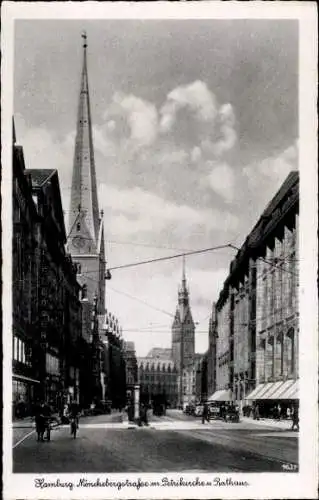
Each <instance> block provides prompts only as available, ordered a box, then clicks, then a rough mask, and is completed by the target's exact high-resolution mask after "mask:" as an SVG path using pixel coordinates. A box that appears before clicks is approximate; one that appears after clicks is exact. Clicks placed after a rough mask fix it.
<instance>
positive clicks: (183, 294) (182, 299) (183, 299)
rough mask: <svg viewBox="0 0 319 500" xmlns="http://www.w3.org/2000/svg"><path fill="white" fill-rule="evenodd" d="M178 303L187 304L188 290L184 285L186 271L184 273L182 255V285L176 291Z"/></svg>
mask: <svg viewBox="0 0 319 500" xmlns="http://www.w3.org/2000/svg"><path fill="white" fill-rule="evenodd" d="M178 303H179V304H185V305H186V304H188V290H187V285H186V271H185V255H183V265H182V285H181V287H180V289H179V291H178Z"/></svg>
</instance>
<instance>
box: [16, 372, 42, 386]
mask: <svg viewBox="0 0 319 500" xmlns="http://www.w3.org/2000/svg"><path fill="white" fill-rule="evenodd" d="M12 378H13V379H16V380H25V381H26V382H34V383H35V384H40V380H35V379H34V378H30V377H25V376H24V375H18V374H16V373H13V374H12Z"/></svg>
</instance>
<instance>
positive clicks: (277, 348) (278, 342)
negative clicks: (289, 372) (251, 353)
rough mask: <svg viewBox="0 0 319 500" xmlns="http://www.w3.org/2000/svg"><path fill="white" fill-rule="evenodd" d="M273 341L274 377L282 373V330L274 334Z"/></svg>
mask: <svg viewBox="0 0 319 500" xmlns="http://www.w3.org/2000/svg"><path fill="white" fill-rule="evenodd" d="M274 340H275V343H274V377H275V378H277V377H280V376H281V375H282V374H283V370H282V368H283V367H282V354H283V334H282V332H280V333H277V334H276V335H275V339H274Z"/></svg>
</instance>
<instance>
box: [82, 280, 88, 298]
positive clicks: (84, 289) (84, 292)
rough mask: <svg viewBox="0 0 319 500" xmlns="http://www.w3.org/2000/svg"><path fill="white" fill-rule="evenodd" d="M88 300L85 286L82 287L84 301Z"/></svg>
mask: <svg viewBox="0 0 319 500" xmlns="http://www.w3.org/2000/svg"><path fill="white" fill-rule="evenodd" d="M83 299H87V286H86V285H85V284H84V285H83V286H82V300H83Z"/></svg>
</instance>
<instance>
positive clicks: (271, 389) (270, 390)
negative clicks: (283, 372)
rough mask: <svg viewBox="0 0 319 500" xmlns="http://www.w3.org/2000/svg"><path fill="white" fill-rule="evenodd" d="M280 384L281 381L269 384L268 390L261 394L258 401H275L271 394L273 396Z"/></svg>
mask: <svg viewBox="0 0 319 500" xmlns="http://www.w3.org/2000/svg"><path fill="white" fill-rule="evenodd" d="M282 384H283V381H282V380H280V381H278V382H272V383H271V384H269V387H268V389H267V390H266V391H264V392H263V393H262V395H261V396H260V398H259V399H276V398H274V397H273V394H275V393H276V392H277V391H278V390H279V389H280V387H281V386H282Z"/></svg>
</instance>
